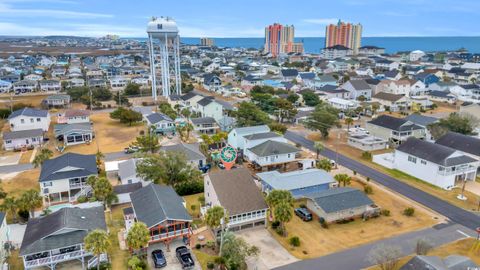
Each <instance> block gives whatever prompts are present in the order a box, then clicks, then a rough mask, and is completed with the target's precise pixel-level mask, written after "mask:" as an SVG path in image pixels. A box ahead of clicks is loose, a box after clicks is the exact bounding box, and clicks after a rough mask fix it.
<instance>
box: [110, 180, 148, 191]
mask: <svg viewBox="0 0 480 270" xmlns="http://www.w3.org/2000/svg"><path fill="white" fill-rule="evenodd" d="M141 188H142V183H140V182H137V183H131V184H125V185H117V186H114V187H113V192H115V194H125V193H132V192H134V191H137V190H139V189H141Z"/></svg>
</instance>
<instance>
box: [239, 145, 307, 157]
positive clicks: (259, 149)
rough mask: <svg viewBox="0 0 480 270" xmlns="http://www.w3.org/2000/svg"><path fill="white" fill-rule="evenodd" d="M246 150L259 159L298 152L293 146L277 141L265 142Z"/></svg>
mask: <svg viewBox="0 0 480 270" xmlns="http://www.w3.org/2000/svg"><path fill="white" fill-rule="evenodd" d="M248 150H250V152H252V153H254V154H255V155H257V156H259V157H266V156H272V155H281V154H290V153H296V152H300V149H298V148H296V147H295V146H292V145H290V144H288V143H284V142H277V141H266V142H264V143H261V144H259V145H256V146H254V147H252V148H250V149H248Z"/></svg>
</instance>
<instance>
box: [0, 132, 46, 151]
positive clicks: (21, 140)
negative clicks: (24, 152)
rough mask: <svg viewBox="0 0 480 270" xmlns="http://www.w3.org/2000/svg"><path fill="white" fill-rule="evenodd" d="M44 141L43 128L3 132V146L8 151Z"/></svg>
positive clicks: (37, 144) (36, 144)
mask: <svg viewBox="0 0 480 270" xmlns="http://www.w3.org/2000/svg"><path fill="white" fill-rule="evenodd" d="M42 142H43V130H42V129H41V128H39V129H27V130H19V131H12V132H3V148H4V149H5V150H7V151H8V150H15V149H22V148H28V147H32V146H39V145H41V144H42Z"/></svg>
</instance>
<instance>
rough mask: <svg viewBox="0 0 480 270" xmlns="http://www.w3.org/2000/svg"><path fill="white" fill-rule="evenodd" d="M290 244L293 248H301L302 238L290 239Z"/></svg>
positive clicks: (294, 237)
mask: <svg viewBox="0 0 480 270" xmlns="http://www.w3.org/2000/svg"><path fill="white" fill-rule="evenodd" d="M288 243H290V245H291V246H293V247H299V246H300V244H301V243H300V238H299V237H298V236H292V237H290V239H288Z"/></svg>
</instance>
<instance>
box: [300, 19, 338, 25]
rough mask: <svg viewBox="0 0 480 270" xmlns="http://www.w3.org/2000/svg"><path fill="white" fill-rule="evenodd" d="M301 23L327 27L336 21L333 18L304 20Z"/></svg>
mask: <svg viewBox="0 0 480 270" xmlns="http://www.w3.org/2000/svg"><path fill="white" fill-rule="evenodd" d="M303 22H305V23H311V24H321V25H328V24H335V23H337V22H338V19H335V18H330V19H304V20H303Z"/></svg>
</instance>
